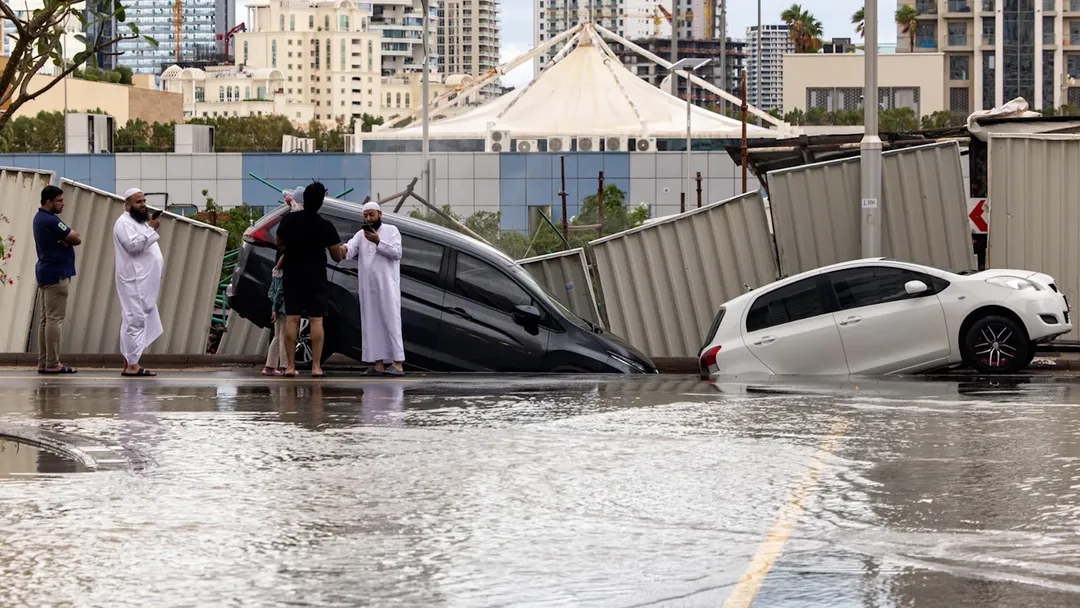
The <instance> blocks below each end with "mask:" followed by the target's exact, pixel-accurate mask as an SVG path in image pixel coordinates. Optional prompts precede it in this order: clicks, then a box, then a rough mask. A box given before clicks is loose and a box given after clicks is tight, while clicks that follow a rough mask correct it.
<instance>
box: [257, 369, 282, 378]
mask: <svg viewBox="0 0 1080 608" xmlns="http://www.w3.org/2000/svg"><path fill="white" fill-rule="evenodd" d="M268 369H269V368H263V370H262V375H264V376H271V377H277V376H280V375H281V372H279V371H278V370H276V369H275V370H271V371H266V370H268Z"/></svg>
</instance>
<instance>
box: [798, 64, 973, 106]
mask: <svg viewBox="0 0 1080 608" xmlns="http://www.w3.org/2000/svg"><path fill="white" fill-rule="evenodd" d="M878 62H879V63H878V86H881V87H919V113H920V114H921V115H922V116H926V115H928V114H933V113H934V112H937V111H938V110H948V109H949V97H948V90H947V89H946V88H945V82H946V79H947V78H948V71H947V67H948V66H947V65H946V62H945V55H944V54H942V53H897V54H893V55H879V56H878ZM980 67H981V66H980ZM863 80H864V79H863V55H832V54H814V55H809V54H802V55H784V110H785V111H787V112H790V111H792V110H794V109H796V108H798V109H800V110H802V111H804V112H805V111H806V89H808V88H814V89H817V88H860V89H861V88H862V87H863Z"/></svg>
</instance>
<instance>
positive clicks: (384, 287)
mask: <svg viewBox="0 0 1080 608" xmlns="http://www.w3.org/2000/svg"><path fill="white" fill-rule="evenodd" d="M345 257H346V259H349V260H352V259H356V260H357V263H356V274H357V277H358V281H359V282H360V286H359V287H360V288H359V289H358V293H359V294H360V329H361V338H362V339H363V354H362V357H363V359H364V361H365V362H366V363H372V364H374V367H372V368H370V369H369V370H368V372H367V373H368V374H369V375H383V374H385V375H389V376H404V375H405V371H404V368H403V365H404V363H405V347H404V345H403V342H402V340H401V233H400V232H398V229H397V228H395V227H393V226H390V225H387V224H384V223H382V210H381V209H380V208H379V204H378V203H367V204H365V205H364V228H363V229H362V230H360V232H357V233H356V235H355V236H353V238H352V239H351V240H350V241H349V243H348V244H347V245H346V253H345ZM388 364H392V365H390V367H387V365H388Z"/></svg>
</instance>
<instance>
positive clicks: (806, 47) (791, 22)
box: [780, 4, 823, 53]
mask: <svg viewBox="0 0 1080 608" xmlns="http://www.w3.org/2000/svg"><path fill="white" fill-rule="evenodd" d="M780 20H781V21H783V22H784V23H786V24H787V26H788V31H789V35H790V36H791V41H792V42H793V43H794V44H795V52H796V53H816V52H818V51H819V50H821V36H822V34H823V31H822V27H821V22H820V21H818V20H817V18H816V17H814V15H812V14H811V13H810V11H807V10H804V9H803V7H802V6H800V5H798V4H792V5H791V6H790V7H789V8H788V9H787V10H785V11H784V12H783V13H780Z"/></svg>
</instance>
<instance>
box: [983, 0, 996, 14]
mask: <svg viewBox="0 0 1080 608" xmlns="http://www.w3.org/2000/svg"><path fill="white" fill-rule="evenodd" d="M982 10H983V12H984V13H992V12H994V0H982Z"/></svg>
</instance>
